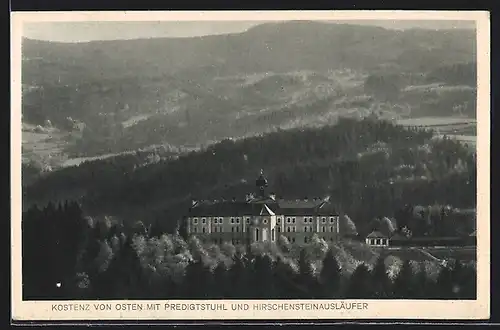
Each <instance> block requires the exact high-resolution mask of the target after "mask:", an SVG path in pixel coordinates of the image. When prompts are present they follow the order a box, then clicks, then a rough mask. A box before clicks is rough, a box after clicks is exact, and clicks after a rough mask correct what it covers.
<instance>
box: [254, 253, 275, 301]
mask: <svg viewBox="0 0 500 330" xmlns="http://www.w3.org/2000/svg"><path fill="white" fill-rule="evenodd" d="M273 274H274V272H273V261H272V260H271V258H270V257H269V255H267V254H264V255H259V256H257V257H256V258H255V265H254V273H253V282H254V285H253V289H254V294H255V295H256V298H275V296H276V287H275V282H274V280H275V279H274V276H273Z"/></svg>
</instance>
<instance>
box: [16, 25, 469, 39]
mask: <svg viewBox="0 0 500 330" xmlns="http://www.w3.org/2000/svg"><path fill="white" fill-rule="evenodd" d="M330 22H331V23H339V21H335V22H334V21H330ZM342 22H343V23H350V24H360V25H372V26H381V27H385V28H391V29H406V28H425V29H450V28H467V29H473V28H475V25H474V21H445V20H443V21H403V20H401V21H392V20H380V21H373V20H370V21H368V20H365V21H342ZM261 23H262V22H249V21H218V22H208V21H204V22H202V21H197V22H186V21H183V22H57V23H56V22H43V23H26V24H24V29H23V35H24V37H27V38H30V39H39V40H50V41H60V42H85V41H91V40H117V39H138V38H161V37H194V36H203V35H211V34H226V33H237V32H243V31H245V30H247V29H248V28H250V27H252V26H255V25H258V24H261Z"/></svg>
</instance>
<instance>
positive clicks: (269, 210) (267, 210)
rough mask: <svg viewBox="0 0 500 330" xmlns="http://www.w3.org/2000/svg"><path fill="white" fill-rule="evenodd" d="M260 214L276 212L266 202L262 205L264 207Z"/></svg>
mask: <svg viewBox="0 0 500 330" xmlns="http://www.w3.org/2000/svg"><path fill="white" fill-rule="evenodd" d="M259 215H275V213H274V212H273V211H271V209H270V208H269V207H268V206H267V205H266V204H264V205H262V209H261V210H260V214H259Z"/></svg>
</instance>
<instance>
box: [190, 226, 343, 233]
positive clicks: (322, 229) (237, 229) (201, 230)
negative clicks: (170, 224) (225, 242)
mask: <svg viewBox="0 0 500 330" xmlns="http://www.w3.org/2000/svg"><path fill="white" fill-rule="evenodd" d="M208 229H209V228H208V227H201V228H199V227H192V228H191V232H192V233H208V232H209V231H208ZM335 229H336V227H334V226H329V227H326V226H322V227H320V230H319V232H323V233H326V232H330V233H333V232H335ZM276 230H277V232H278V233H280V232H281V227H278V226H276ZM303 231H304V233H312V232H315V230H314V227H313V226H308V227H303ZM211 232H212V233H224V232H226V231H225V230H224V228H223V227H216V226H214V227H212V231H211ZM228 232H229V231H228ZM231 232H232V233H239V232H240V227H231ZM241 232H245V229H244V228H242V229H241ZM284 232H287V233H296V232H297V227H296V226H289V227H286V228H285V230H284Z"/></svg>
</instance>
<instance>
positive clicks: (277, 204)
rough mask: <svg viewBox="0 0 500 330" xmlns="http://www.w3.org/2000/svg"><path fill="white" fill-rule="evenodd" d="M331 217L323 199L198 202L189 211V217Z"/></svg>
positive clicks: (331, 213)
mask: <svg viewBox="0 0 500 330" xmlns="http://www.w3.org/2000/svg"><path fill="white" fill-rule="evenodd" d="M275 214H283V215H297V216H300V215H333V214H337V212H336V210H335V208H334V207H333V205H332V204H331V203H329V202H327V201H325V200H323V199H319V198H317V199H312V200H283V199H281V200H275V199H272V198H268V197H264V198H254V199H252V200H249V201H200V202H196V203H195V204H194V205H193V206H192V207H191V209H190V210H189V216H196V217H202V216H207V217H210V216H221V217H224V216H252V215H275Z"/></svg>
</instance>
